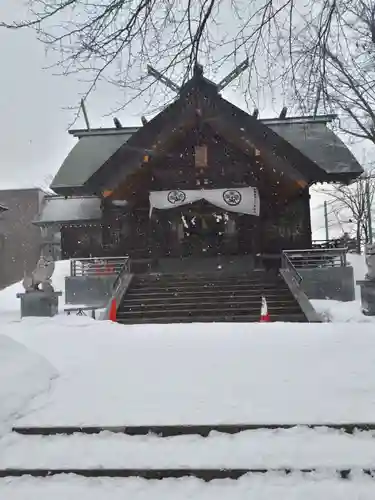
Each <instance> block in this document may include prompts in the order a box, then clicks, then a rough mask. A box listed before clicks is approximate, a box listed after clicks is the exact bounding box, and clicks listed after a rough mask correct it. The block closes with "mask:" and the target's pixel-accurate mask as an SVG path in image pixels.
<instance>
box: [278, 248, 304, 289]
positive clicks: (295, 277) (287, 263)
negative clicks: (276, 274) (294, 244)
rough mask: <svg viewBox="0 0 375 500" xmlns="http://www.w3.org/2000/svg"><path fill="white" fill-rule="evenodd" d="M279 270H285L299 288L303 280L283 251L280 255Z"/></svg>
mask: <svg viewBox="0 0 375 500" xmlns="http://www.w3.org/2000/svg"><path fill="white" fill-rule="evenodd" d="M281 269H285V270H287V271H289V272H290V273H291V276H292V278H293V280H294V281H295V282H296V284H297V285H298V286H300V284H301V282H302V280H303V278H302V276H301V275H300V273H299V272H298V271H297V269H296V268H295V267H294V265H293V264H292V261H291V260H290V258H289V257H288V255H287V253H286V251H285V250H284V251H283V252H282V254H281Z"/></svg>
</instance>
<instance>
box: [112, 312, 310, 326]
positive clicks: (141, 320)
mask: <svg viewBox="0 0 375 500" xmlns="http://www.w3.org/2000/svg"><path fill="white" fill-rule="evenodd" d="M259 319H260V315H259V314H248V315H241V316H238V315H237V314H231V315H230V314H228V315H227V316H223V315H218V314H217V313H216V315H215V316H214V317H213V316H204V315H194V316H193V317H192V316H184V315H179V316H178V315H176V316H170V317H165V316H163V317H153V316H148V315H147V316H146V315H143V316H141V317H138V318H134V317H126V318H118V323H121V324H124V325H126V324H127V325H137V324H155V325H156V324H171V323H258V322H259ZM275 321H281V322H286V323H288V322H290V323H298V322H299V323H304V322H306V318H305V316H304V314H302V313H299V314H279V315H276V316H271V322H275Z"/></svg>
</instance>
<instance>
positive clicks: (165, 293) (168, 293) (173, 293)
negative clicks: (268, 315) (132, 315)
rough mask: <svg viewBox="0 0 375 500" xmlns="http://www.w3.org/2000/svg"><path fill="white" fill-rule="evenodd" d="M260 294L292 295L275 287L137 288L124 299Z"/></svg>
mask: <svg viewBox="0 0 375 500" xmlns="http://www.w3.org/2000/svg"><path fill="white" fill-rule="evenodd" d="M262 296H265V297H266V298H267V300H268V299H271V298H275V299H286V298H290V297H292V295H291V293H290V291H289V290H275V289H268V290H267V289H264V288H263V289H251V290H246V289H244V290H236V291H233V290H231V289H230V290H214V291H212V290H161V291H156V290H154V291H152V292H148V291H147V292H145V291H139V290H136V289H134V290H129V291H128V292H127V294H126V296H125V298H126V300H129V299H132V300H133V299H134V300H146V299H152V298H158V299H159V298H160V299H164V300H165V301H168V300H169V299H172V298H174V297H178V298H185V299H189V300H190V299H191V298H193V299H194V298H195V297H196V298H201V299H204V298H207V297H209V298H210V297H212V298H215V300H217V299H223V301H224V300H232V299H237V298H248V299H258V298H260V297H262Z"/></svg>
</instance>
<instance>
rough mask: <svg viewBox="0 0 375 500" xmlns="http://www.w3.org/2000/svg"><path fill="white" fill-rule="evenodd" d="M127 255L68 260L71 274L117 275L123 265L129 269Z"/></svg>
mask: <svg viewBox="0 0 375 500" xmlns="http://www.w3.org/2000/svg"><path fill="white" fill-rule="evenodd" d="M129 265H130V264H129V257H127V256H126V257H125V256H124V257H90V258H82V259H71V260H70V275H71V276H76V277H77V276H117V275H118V274H119V273H120V272H121V271H122V270H123V269H124V266H125V267H127V268H128V269H129Z"/></svg>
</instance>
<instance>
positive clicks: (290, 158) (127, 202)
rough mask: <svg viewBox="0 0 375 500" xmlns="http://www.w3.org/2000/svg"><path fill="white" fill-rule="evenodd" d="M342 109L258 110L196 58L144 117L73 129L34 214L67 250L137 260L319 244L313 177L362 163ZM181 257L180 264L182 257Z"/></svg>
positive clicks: (335, 174)
mask: <svg viewBox="0 0 375 500" xmlns="http://www.w3.org/2000/svg"><path fill="white" fill-rule="evenodd" d="M334 119H335V116H334V115H324V116H315V117H312V116H307V117H306V116H299V117H288V116H286V113H285V109H284V110H283V112H282V114H281V115H280V117H278V118H271V119H260V118H259V117H258V116H257V113H256V112H255V113H254V114H248V113H246V112H245V111H243V110H242V109H240V108H238V107H236V106H234V105H233V104H231V103H230V102H228V101H227V100H226V99H224V98H223V97H222V96H221V95H220V88H219V86H218V85H216V84H215V83H213V82H211V81H209V80H208V79H206V78H205V77H204V75H203V71H202V68H201V67H200V66H197V67H196V68H195V72H194V75H193V77H192V78H191V79H190V80H189V81H188V82H187V83H186V84H185V85H183V86H182V87H181V88H180V89H179V92H178V95H177V97H176V99H175V100H174V102H172V103H171V104H170V105H168V106H166V107H165V109H164V110H163V111H161V112H160V113H159V114H158V115H156V116H155V117H154V118H152V119H151V120H150V121H148V122H147V121H146V120H142V122H143V125H142V126H140V127H122V126H121V124H120V123H119V122H118V120H117V121H116V126H115V127H114V128H100V129H82V130H71V131H70V133H71V134H72V135H74V137H76V138H77V139H78V141H77V143H76V145H75V146H74V147H73V149H72V150H71V152H70V153H69V155H68V156H67V158H66V159H65V160H64V162H63V164H62V165H61V167H60V169H59V170H58V172H57V174H56V176H55V178H54V180H53V182H52V184H51V189H52V190H53V191H54V192H55V193H56V196H51V197H49V198H46V199H45V203H44V208H43V210H42V212H41V214H40V216H39V218H38V220H37V221H36V223H37V224H39V225H41V226H43V227H44V229H45V230H46V231H47V232H48V229H49V230H50V231H52V232H53V231H55V232H56V231H59V232H60V236H61V238H60V240H61V252H62V258H65V259H69V258H84V257H106V256H107V257H116V256H129V258H130V259H133V260H134V261H137V262H143V261H144V262H152V263H153V265H154V266H156V268H157V266H158V263H162V266H163V269H168V262H169V263H170V264H171V266H172V267H173V266H176V262H178V261H180V262H182V260H184V262H185V263H186V262H188V264H186V265H188V266H190V265H191V263H192V262H194V261H197V260H199V261H200V262H201V263H202V262H203V264H202V265H203V266H204V262H205V260H204V259H206V262H207V263H208V262H209V261H210V262H215V259H216V260H217V258H219V257H220V259H223V258H224V259H225V258H227V259H231V258H235V257H237V258H243V259H246V260H247V265H249V266H262V257H264V259H265V260H266V259H267V257H269V258H272V257H275V258H277V257H278V256H280V254H281V252H282V251H283V250H293V249H310V248H311V246H312V238H311V218H310V188H311V186H313V185H314V184H317V183H349V182H351V181H352V180H353V179H355V178H356V177H358V176H359V175H360V174H361V173H362V172H363V169H362V167H361V166H360V164H359V163H358V162H357V160H356V159H355V157H354V156H353V155H352V153H351V152H350V151H349V149H348V148H347V147H346V146H345V145H344V143H343V142H342V141H341V140H340V139H339V138H338V137H337V136H336V135H335V133H334V132H333V131H332V130H331V129H330V128H329V124H330V123H331V122H332V121H333V120H334ZM172 263H173V265H172Z"/></svg>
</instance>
